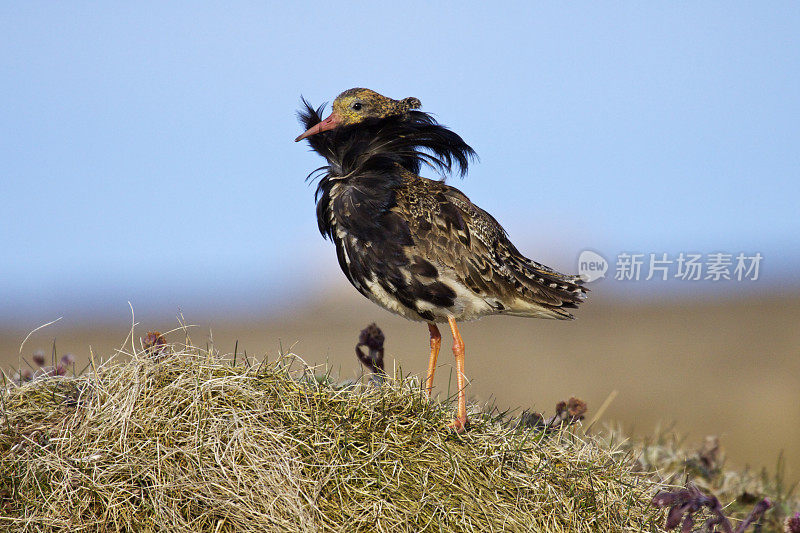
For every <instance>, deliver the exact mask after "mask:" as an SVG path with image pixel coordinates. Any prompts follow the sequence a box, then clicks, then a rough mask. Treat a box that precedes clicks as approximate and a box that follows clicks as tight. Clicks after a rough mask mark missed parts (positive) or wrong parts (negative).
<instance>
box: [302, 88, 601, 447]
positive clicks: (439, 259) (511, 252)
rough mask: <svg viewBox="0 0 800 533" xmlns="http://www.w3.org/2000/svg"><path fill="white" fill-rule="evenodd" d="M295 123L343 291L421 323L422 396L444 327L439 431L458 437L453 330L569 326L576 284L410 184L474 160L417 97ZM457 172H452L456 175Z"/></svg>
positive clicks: (450, 201) (478, 215)
mask: <svg viewBox="0 0 800 533" xmlns="http://www.w3.org/2000/svg"><path fill="white" fill-rule="evenodd" d="M324 107H325V106H324V105H323V106H321V107H319V108H317V109H314V108H313V107H312V106H311V105H310V104H309V103H308V102H307V101H306V100H305V99H303V109H302V110H301V111H300V112H299V113H298V116H299V119H300V121H301V122H302V124H303V125H304V126H305V128H306V131H305V133H303V134H301V135H300V136H298V137H297V138H296V139H295V141H301V140H303V139H307V140H308V143H309V144H310V146H311V148H312V149H313V150H314V151H315V152H317V153H318V154H319V155H321V156H322V157H324V158H325V159H326V161H327V165H325V166H323V167H320V168H318V169H317V170H315V171H313V172H312V173H311V174H309V178H318V179H319V184H318V186H317V190H316V198H315V199H316V203H317V222H318V224H319V230H320V232H321V233H322V235H323V237H325V238H328V239H330V240H331V241H333V243H334V244H335V246H336V255H337V257H338V259H339V265H340V266H341V268H342V270H343V271H344V274H345V276H347V279H348V280H349V281H350V283H352V284H353V286H354V287H355V288H356V289H357V290H358V291H359V292H360V293H361V294H363V295H364V296H366V297H367V298H369V299H370V300H372V301H373V302H375V303H376V304H378V305H380V306H381V307H383V308H385V309H387V310H389V311H391V312H393V313H396V314H398V315H401V316H403V317H405V318H408V319H410V320H417V321H423V322H427V324H428V330H429V333H430V357H429V360H428V373H427V376H426V379H425V388H426V391H427V394H428V396H430V395H431V390H432V388H433V376H434V373H435V371H436V360H437V357H438V355H439V348H440V346H441V339H442V337H441V334H440V333H439V328H438V327H437V324H438V323H445V322H446V323H448V324H449V326H450V331H451V332H452V335H453V354H454V355H455V361H456V380H457V385H458V413H457V417H456V418H455V420H454V421H453V422H452V423H451V424H449V426H448V427H450V428H452V429H454V430H455V431H457V432H461V431H463V430H464V429H465V428H466V427H467V423H468V421H467V409H466V394H465V390H464V389H465V386H466V377H465V374H464V341H463V340H462V338H461V334H460V333H459V331H458V327H457V325H456V323H457V322H458V321H464V320H472V319H476V318H479V317H482V316H486V315H513V316H525V317H536V318H555V319H562V320H563V319H571V318H573V317H572V315H571V314H570V312H569V309H572V308H575V307H577V306H578V304H579V303H580V302H581V301H582V300H583V299H584V298H585V295H586V292H587V289H585V288H583V287H582V286H581V281H582V280H581V279H580V278H579V277H578V276H572V275H566V274H561V273H559V272H557V271H555V270H553V269H552V268H549V267H547V266H545V265H543V264H541V263H537V262H536V261H532V260H530V259H528V258H526V257H525V256H523V255H522V254H521V253H520V252H519V251H518V250H517V248H516V247H515V246H514V245H513V244H512V243H511V241H510V240H509V238H508V236H507V234H506V232H505V230H504V229H503V227H502V226H501V225H500V224H499V223H498V222H497V221H496V220H495V219H494V217H492V216H491V215H490V214H489V213H487V212H486V211H484V210H482V209H481V208H479V207H478V206H476V205H475V204H473V203H472V202H471V201H470V200H469V198H467V197H466V196H465V195H464V194H463V193H462V192H461V191H459V190H458V189H456V188H455V187H452V186H450V185H447V184H446V183H444V179H442V180H432V179H428V178H424V177H422V176H420V175H419V174H420V170H421V169H422V167H423V166H428V167H432V168H434V169H435V170H438V171H439V172H440V174H441V175H442V176H446V175H447V174H449V173H450V172H451V171H452V170H457V171H458V172H459V173H460V174H461V176H462V177H463V176H464V175H465V174H466V172H467V167H468V165H469V163H470V161H472V160H473V159H474V158H475V155H476V154H475V152H474V151H473V149H472V148H470V146H469V145H467V144H466V143H465V142H464V140H463V139H462V138H461V137H460V136H458V135H457V134H455V133H454V132H452V131H451V130H450V129H448V128H447V127H445V126H442V125H441V124H439V123H437V121H436V120H435V119H434V118H433V117H431V115H429V114H427V113H425V112H423V111H420V110H419V108H420V107H421V104H420V101H419V100H418V99H417V98H404V99H402V100H393V99H391V98H387V97H385V96H382V95H380V94H378V93H376V92H375V91H371V90H369V89H362V88H356V89H349V90H347V91H344V92H343V93H342V94H340V95H339V96H338V97H336V99H335V100H334V102H333V106H332V111H331V113H330V115H329V116H328V117H327V118H325V119H323V118H322V116H323V111H324ZM456 167H457V168H456Z"/></svg>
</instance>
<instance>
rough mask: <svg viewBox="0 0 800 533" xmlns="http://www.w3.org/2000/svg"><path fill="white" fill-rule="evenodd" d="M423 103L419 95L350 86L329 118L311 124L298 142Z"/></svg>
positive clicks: (401, 111) (387, 115)
mask: <svg viewBox="0 0 800 533" xmlns="http://www.w3.org/2000/svg"><path fill="white" fill-rule="evenodd" d="M421 105H422V104H421V103H420V101H419V99H417V98H413V97H412V98H403V99H402V100H393V99H391V98H387V97H386V96H383V95H382V94H378V93H376V92H375V91H371V90H369V89H361V88H356V89H348V90H346V91H345V92H343V93H342V94H340V95H339V96H337V97H336V100H334V101H333V106H332V110H331V114H330V115H329V116H328V118H326V119H324V120H323V121H322V122H319V123H317V124H315V125H314V126H312V127H310V128H309V129H308V130H306V131H305V133H303V134H302V135H300V136H298V137H297V138H296V139H295V142H297V141H302V140H303V139H305V138H308V137H311V136H312V135H316V134H318V133H321V132H323V131H329V130H333V129H336V128H340V127H342V126H353V125H356V124H361V123H363V122H365V121H368V120H370V119H382V118H388V117H394V116H399V115H403V114H406V113H408V112H409V111H411V110H412V109H419V107H420V106H421ZM318 120H319V119H318Z"/></svg>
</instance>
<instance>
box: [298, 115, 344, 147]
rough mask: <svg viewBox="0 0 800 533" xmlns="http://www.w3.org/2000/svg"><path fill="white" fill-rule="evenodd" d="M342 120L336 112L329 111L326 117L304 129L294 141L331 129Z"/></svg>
mask: <svg viewBox="0 0 800 533" xmlns="http://www.w3.org/2000/svg"><path fill="white" fill-rule="evenodd" d="M341 122H342V119H341V118H339V115H337V114H336V113H331V114H330V116H328V118H326V119H325V120H323V121H322V122H320V123H319V124H317V125H315V126H311V127H310V128H308V130H306V132H305V133H303V134H302V135H300V136H299V137H297V138H296V139H295V140H294V142H298V141H302V140H303V139H305V138H306V137H311V136H312V135H316V134H317V133H321V132H323V131H328V130H332V129H334V128H335V127H337V126H338V125H339V124H340V123H341Z"/></svg>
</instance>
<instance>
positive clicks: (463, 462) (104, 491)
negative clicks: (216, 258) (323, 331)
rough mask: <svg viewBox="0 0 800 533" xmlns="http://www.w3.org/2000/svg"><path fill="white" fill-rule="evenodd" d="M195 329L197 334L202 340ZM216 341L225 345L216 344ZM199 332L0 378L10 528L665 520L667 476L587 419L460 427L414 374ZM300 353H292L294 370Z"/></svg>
mask: <svg viewBox="0 0 800 533" xmlns="http://www.w3.org/2000/svg"><path fill="white" fill-rule="evenodd" d="M189 344H190V343H189ZM212 352H213V351H212ZM212 352H209V351H207V350H202V349H199V348H197V347H193V346H190V345H189V346H174V345H172V346H167V347H165V348H164V351H163V353H161V354H157V353H153V352H152V350H151V353H147V352H145V351H144V350H140V349H136V353H132V354H128V355H129V356H130V357H127V358H118V359H114V360H111V361H108V362H106V363H103V364H99V365H96V366H93V368H91V369H90V371H88V372H86V373H85V374H84V375H82V376H78V377H68V376H43V377H41V378H39V379H36V380H34V381H32V382H29V383H24V384H22V385H19V386H17V385H11V384H9V385H8V386H7V387H6V388H5V390H4V391H3V393H2V405H1V407H2V415H1V416H0V428H2V429H0V511H2V512H0V527H1V528H4V529H6V530H10V531H58V530H70V531H73V532H77V531H106V530H121V531H392V532H394V531H481V532H484V531H499V530H505V531H552V532H558V531H658V530H660V529H659V526H660V525H661V524H663V512H660V511H657V510H656V509H654V508H653V507H652V506H651V499H652V496H653V494H654V493H655V491H656V490H658V489H659V488H662V487H661V485H658V484H656V483H654V482H653V481H651V477H650V476H648V475H647V474H646V473H640V472H636V471H635V469H632V468H631V467H630V465H631V462H630V455H629V454H628V453H626V452H625V451H623V450H621V449H620V448H619V447H614V446H608V445H607V444H605V443H600V442H599V440H598V439H597V438H595V437H590V436H588V437H587V436H583V435H582V432H581V431H580V430H577V431H572V430H562V431H556V432H552V433H544V432H540V431H535V430H521V429H519V428H518V427H515V426H514V425H513V424H509V423H508V421H507V420H504V419H503V418H502V417H493V416H492V415H490V414H489V413H488V412H478V413H474V414H473V415H472V423H473V425H472V429H471V430H470V431H469V432H468V433H466V434H465V435H462V436H457V435H453V434H450V433H448V432H447V431H445V430H444V427H445V424H446V423H447V422H448V421H449V420H450V419H451V417H452V412H451V406H450V405H449V404H446V403H445V404H442V403H438V402H430V401H428V400H426V399H425V398H424V396H423V395H422V394H421V392H420V388H419V384H418V382H417V381H416V380H414V379H408V378H402V377H399V376H395V378H394V379H392V378H388V379H387V380H386V382H385V383H384V384H383V385H382V386H380V387H375V386H364V385H360V384H355V385H349V386H345V387H342V386H340V385H336V384H334V383H332V382H331V380H329V379H328V378H327V377H326V376H321V377H320V376H314V375H313V373H312V372H311V371H310V370H309V369H308V368H306V367H304V366H303V365H302V364H299V362H298V361H297V360H296V359H295V358H293V357H292V356H283V357H279V358H277V359H276V360H274V361H268V362H267V361H262V362H259V363H257V364H255V363H253V362H252V361H251V360H247V361H243V360H242V358H241V357H239V358H238V361H234V360H232V359H231V358H229V357H220V356H218V355H216V354H214V353H212ZM293 368H294V369H295V370H293Z"/></svg>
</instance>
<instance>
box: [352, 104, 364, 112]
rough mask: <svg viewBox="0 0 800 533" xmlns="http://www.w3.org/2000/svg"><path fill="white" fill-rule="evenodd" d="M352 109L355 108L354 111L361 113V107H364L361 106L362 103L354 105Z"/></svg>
mask: <svg viewBox="0 0 800 533" xmlns="http://www.w3.org/2000/svg"><path fill="white" fill-rule="evenodd" d="M352 107H353V109H355V110H356V111H361V107H362V106H361V102H356V103H354V104H353V105H352Z"/></svg>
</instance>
